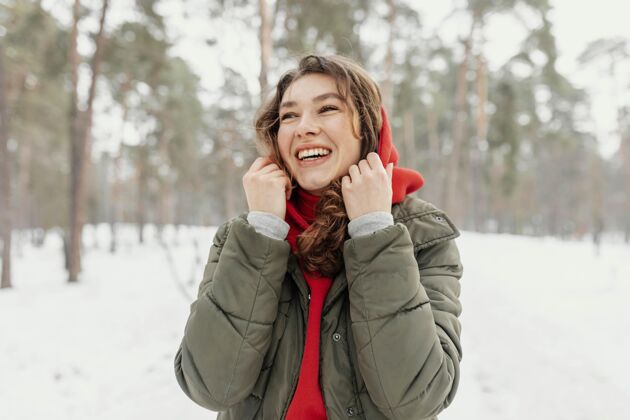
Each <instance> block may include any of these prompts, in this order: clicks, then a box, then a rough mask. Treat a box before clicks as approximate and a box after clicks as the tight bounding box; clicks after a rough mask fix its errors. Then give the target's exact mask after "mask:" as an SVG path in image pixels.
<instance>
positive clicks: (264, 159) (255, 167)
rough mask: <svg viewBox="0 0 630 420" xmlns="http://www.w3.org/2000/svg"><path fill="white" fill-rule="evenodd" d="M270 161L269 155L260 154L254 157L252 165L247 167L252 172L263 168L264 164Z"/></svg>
mask: <svg viewBox="0 0 630 420" xmlns="http://www.w3.org/2000/svg"><path fill="white" fill-rule="evenodd" d="M269 162H271V158H270V157H269V156H260V157H258V158H256V160H255V161H254V163H252V166H250V167H249V170H250V171H252V172H255V171H258V170H260V169H261V168H263V167H264V166H265V165H268V164H269Z"/></svg>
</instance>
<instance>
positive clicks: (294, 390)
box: [175, 56, 463, 420]
mask: <svg viewBox="0 0 630 420" xmlns="http://www.w3.org/2000/svg"><path fill="white" fill-rule="evenodd" d="M256 130H257V133H258V137H259V141H260V143H261V145H262V146H263V149H264V150H266V153H265V154H264V156H261V157H259V158H258V159H256V160H255V161H254V163H253V164H252V165H251V167H250V168H249V170H248V172H247V173H246V174H245V176H244V177H243V188H244V189H245V193H246V196H247V203H248V206H249V212H247V213H244V214H242V215H240V216H239V217H236V218H234V219H232V220H230V221H228V222H226V223H224V224H223V225H222V226H221V227H220V228H219V229H218V230H217V233H216V235H215V238H214V242H213V245H212V247H211V249H210V256H209V258H208V263H207V265H206V268H205V271H204V276H203V279H202V281H201V284H200V285H199V294H198V297H197V300H196V301H195V302H193V303H192V305H191V313H190V317H189V319H188V322H187V324H186V328H185V334H184V338H183V340H182V342H181V345H180V347H179V350H178V352H177V355H176V357H175V372H176V377H177V380H178V382H179V384H180V386H181V388H182V389H183V390H184V392H185V393H186V395H188V396H189V397H190V398H191V399H192V400H193V401H195V402H196V403H198V404H200V405H202V406H204V407H206V408H209V409H211V410H215V411H220V414H219V419H222V420H225V419H239V420H242V419H274V420H275V419H290V420H299V419H303V420H311V419H313V420H315V419H317V420H322V419H346V418H348V417H356V418H360V419H370V420H372V419H432V418H436V417H435V416H436V415H437V414H438V413H439V412H440V411H442V410H443V409H444V408H445V407H447V406H448V405H449V404H450V403H451V401H452V400H453V398H454V396H455V393H456V391H457V385H458V383H459V362H460V360H461V346H460V340H459V334H460V323H459V319H458V317H459V314H460V313H461V304H460V302H459V292H460V287H459V280H460V278H461V276H462V273H463V267H462V264H461V260H460V256H459V252H458V249H457V246H456V245H455V241H454V238H456V237H457V236H459V231H458V230H457V228H456V227H455V226H454V225H453V223H452V222H451V221H450V219H449V218H448V216H447V215H446V214H444V212H442V211H441V210H439V209H438V208H436V207H435V206H433V205H432V204H430V203H428V202H426V201H423V200H421V199H418V198H415V197H412V196H410V195H409V194H411V193H413V192H414V191H416V190H418V189H419V188H420V187H421V186H422V185H423V183H424V180H423V178H422V175H420V173H418V172H416V171H414V170H412V169H406V168H401V167H398V166H397V163H398V152H397V151H396V148H395V147H394V144H393V142H392V136H391V129H390V126H389V122H388V119H387V114H386V112H385V110H384V109H383V107H382V104H381V95H380V92H379V89H378V86H377V85H376V83H375V82H374V81H373V80H372V79H371V78H370V76H369V75H368V74H367V73H366V72H365V70H363V69H362V68H361V67H360V66H359V65H358V64H356V63H354V62H353V61H351V60H349V59H347V58H344V57H340V56H330V57H322V56H307V57H304V58H303V59H302V60H301V61H300V63H299V65H298V67H297V68H296V69H294V70H291V71H289V72H287V73H285V74H284V75H283V76H282V77H281V78H280V81H279V82H278V85H277V87H276V92H275V95H274V96H273V97H272V98H270V100H269V101H268V102H267V103H265V104H264V105H263V106H262V107H261V109H260V112H259V114H258V117H257V119H256Z"/></svg>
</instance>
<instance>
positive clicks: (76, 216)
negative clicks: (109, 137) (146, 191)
mask: <svg viewBox="0 0 630 420" xmlns="http://www.w3.org/2000/svg"><path fill="white" fill-rule="evenodd" d="M80 7H81V1H80V0H75V2H74V9H73V23H72V30H71V35H70V68H71V81H72V93H71V108H70V116H71V117H70V118H71V170H70V173H71V175H70V238H69V245H68V246H69V248H68V259H69V260H68V281H69V282H70V283H74V282H77V281H78V280H79V272H80V271H81V238H82V232H83V223H84V211H85V196H86V191H85V185H86V172H87V165H88V164H89V158H90V150H91V144H90V141H91V139H90V135H91V131H92V130H91V128H92V112H93V107H94V97H95V95H96V81H97V79H98V75H99V71H100V65H101V58H102V50H103V43H104V40H105V37H104V30H105V18H106V16H107V9H108V7H109V0H103V8H102V11H101V18H100V22H99V30H98V34H97V36H96V49H95V51H94V57H93V58H92V65H91V69H92V80H91V83H90V89H89V92H88V99H87V107H86V111H85V112H84V113H80V112H79V106H78V105H79V101H78V96H79V95H78V67H79V54H78V51H77V38H78V23H79V11H80Z"/></svg>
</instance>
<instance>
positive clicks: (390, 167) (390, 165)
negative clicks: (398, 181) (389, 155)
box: [385, 162, 394, 181]
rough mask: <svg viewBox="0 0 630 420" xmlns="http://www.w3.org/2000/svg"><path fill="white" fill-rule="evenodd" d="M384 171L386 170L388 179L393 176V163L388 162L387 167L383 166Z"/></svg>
mask: <svg viewBox="0 0 630 420" xmlns="http://www.w3.org/2000/svg"><path fill="white" fill-rule="evenodd" d="M385 172H387V176H388V177H389V180H390V181H391V180H392V177H393V176H394V163H393V162H390V163H388V164H387V167H386V168H385Z"/></svg>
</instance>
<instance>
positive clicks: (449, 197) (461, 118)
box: [442, 21, 475, 223]
mask: <svg viewBox="0 0 630 420" xmlns="http://www.w3.org/2000/svg"><path fill="white" fill-rule="evenodd" d="M474 28H475V22H474V21H473V23H472V25H471V29H470V34H469V36H468V39H466V40H464V57H463V59H462V62H461V63H460V64H459V66H458V70H457V85H456V91H455V118H454V121H453V130H452V134H451V141H452V148H451V154H450V156H449V157H448V162H447V167H446V173H445V174H444V176H445V183H444V184H445V185H444V190H443V195H444V199H443V204H442V206H443V208H444V210H445V211H446V212H447V213H448V214H449V215H450V216H451V217H452V218H453V219H454V220H455V222H456V223H462V219H461V215H462V209H461V206H460V201H459V200H458V194H459V196H461V195H462V193H463V191H462V190H461V186H460V183H459V178H460V175H459V171H460V165H461V162H460V160H461V154H462V148H463V143H464V140H465V134H466V115H467V112H466V95H467V93H468V80H467V78H466V73H467V72H468V62H469V60H470V53H471V49H472V42H473V32H474Z"/></svg>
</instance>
